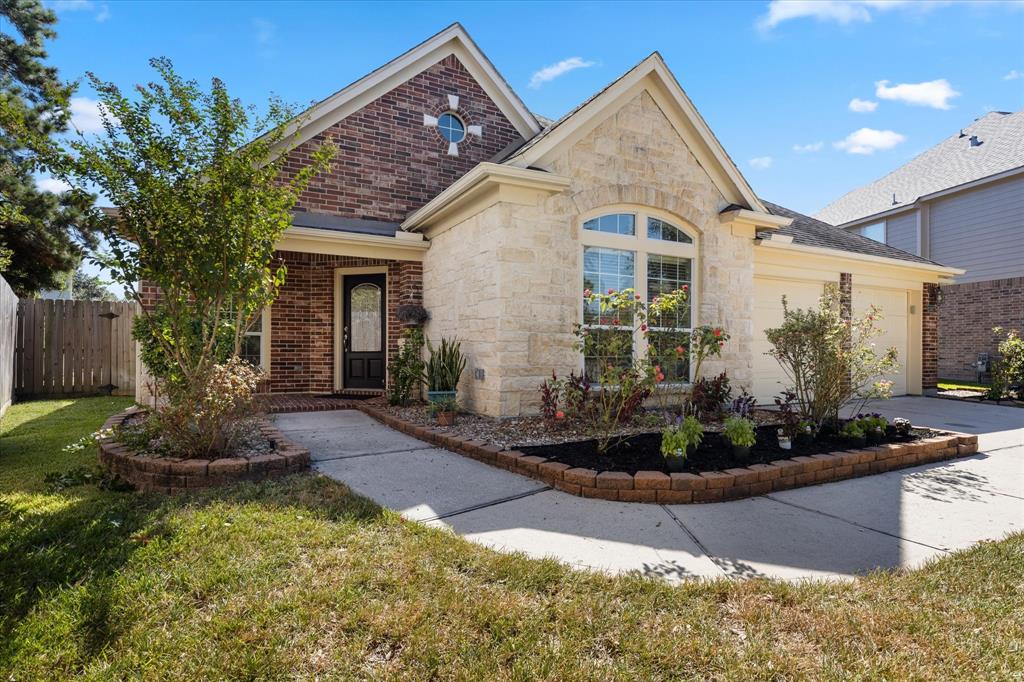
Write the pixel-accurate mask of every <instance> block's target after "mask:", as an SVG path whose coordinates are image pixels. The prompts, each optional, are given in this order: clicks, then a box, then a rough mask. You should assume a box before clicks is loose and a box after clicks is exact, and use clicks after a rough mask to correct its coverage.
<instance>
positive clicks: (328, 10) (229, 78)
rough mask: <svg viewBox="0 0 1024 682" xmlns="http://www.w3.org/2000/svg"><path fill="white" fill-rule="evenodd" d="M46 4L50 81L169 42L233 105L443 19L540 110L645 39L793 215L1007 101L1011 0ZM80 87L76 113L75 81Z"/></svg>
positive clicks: (1015, 39)
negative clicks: (215, 79) (54, 23)
mask: <svg viewBox="0 0 1024 682" xmlns="http://www.w3.org/2000/svg"><path fill="white" fill-rule="evenodd" d="M50 6H51V7H53V8H55V9H56V10H57V12H58V15H59V19H60V21H59V24H58V27H57V30H58V33H59V36H58V38H57V40H56V41H54V42H52V43H51V44H50V46H49V50H50V55H51V61H52V62H53V63H54V64H55V65H56V66H57V67H58V68H59V69H60V71H61V74H62V76H63V77H64V78H66V79H74V78H80V77H81V76H82V75H83V74H84V72H85V71H86V70H91V71H93V72H95V73H96V74H97V75H99V76H100V77H101V78H103V79H105V80H111V81H114V82H116V83H118V84H119V85H122V86H124V87H131V86H132V85H133V84H135V83H137V82H144V81H146V80H149V79H150V78H151V76H152V71H151V70H150V68H149V67H148V65H147V63H146V60H147V59H148V58H150V57H153V56H167V57H170V58H171V59H172V60H173V61H174V63H175V65H176V67H177V68H178V70H179V71H180V72H181V73H183V74H185V75H186V76H189V77H193V78H197V79H199V80H201V81H208V79H209V78H210V77H211V76H219V77H221V78H222V79H224V80H225V81H226V82H227V84H228V86H229V89H230V90H231V91H232V92H233V93H234V94H235V95H236V96H239V97H241V98H242V99H243V100H244V101H246V102H251V103H261V102H265V101H266V98H267V96H268V95H269V94H271V93H275V94H277V95H280V96H281V97H283V98H284V99H285V100H287V101H289V102H293V103H295V104H308V103H309V102H311V101H313V100H318V99H322V98H323V97H326V96H327V95H329V94H331V93H332V92H334V91H336V90H338V89H340V88H341V87H343V86H345V85H346V84H348V83H350V82H352V81H353V80H356V79H358V78H359V77H361V76H363V75H365V74H366V73H367V72H369V71H371V70H373V69H374V68H376V67H377V66H379V65H381V64H383V63H384V62H386V61H388V60H389V59H391V58H393V57H395V56H397V55H398V54H400V53H402V52H403V51H405V50H406V49H408V48H409V47H411V46H413V45H415V44H416V43H418V42H420V41H422V40H423V39H425V38H427V37H428V36H430V35H431V34H433V33H435V32H436V31H438V30H440V29H442V28H444V27H445V26H447V25H448V24H450V23H451V22H453V21H460V22H462V24H463V25H464V26H465V27H466V29H467V30H468V31H469V33H470V35H472V36H473V38H474V39H475V40H476V42H477V43H478V44H479V46H480V47H481V49H482V50H483V51H484V52H485V53H486V54H487V55H488V56H489V57H490V58H491V60H492V61H493V62H494V64H495V65H496V66H497V68H498V69H499V71H501V72H502V74H503V75H504V76H505V77H506V79H507V80H508V81H509V82H510V83H511V85H512V87H513V88H514V89H515V90H516V91H517V92H518V93H519V95H520V97H522V98H523V100H524V101H525V102H526V103H527V105H528V106H529V107H530V108H531V109H532V110H533V111H535V112H537V113H539V114H542V115H545V116H549V117H552V118H556V117H558V116H560V115H562V114H563V113H565V112H566V111H568V110H569V109H571V108H572V107H574V106H575V105H576V104H578V103H579V102H580V101H582V100H583V99H585V98H587V97H588V96H590V95H591V94H593V93H594V92H595V91H597V90H599V89H600V88H602V87H603V86H604V85H605V84H607V83H608V82H609V81H611V80H613V79H614V78H616V77H618V76H619V75H621V74H622V73H623V72H624V71H626V70H627V69H629V68H630V67H631V66H633V65H634V64H635V63H636V62H638V61H640V60H641V59H642V58H643V57H645V56H646V55H648V54H649V53H650V52H652V51H654V50H658V51H660V52H661V53H662V55H663V56H664V58H665V60H666V61H667V63H668V65H669V67H670V68H671V69H672V70H673V71H674V72H675V74H676V76H677V77H678V79H679V81H680V83H681V84H682V86H683V88H684V89H685V90H686V91H687V93H688V94H689V96H690V98H691V99H692V100H693V101H694V103H695V104H696V106H697V108H698V109H699V110H700V111H701V113H702V114H703V116H704V118H705V119H706V120H707V121H708V123H709V124H710V126H711V128H712V130H714V131H715V133H716V134H717V136H718V137H719V139H720V140H721V141H722V144H723V145H724V146H725V148H726V150H727V151H728V152H729V154H730V155H731V156H732V158H733V160H734V161H735V162H736V163H737V165H738V166H739V167H740V169H741V170H742V172H743V173H744V175H745V176H746V177H747V179H748V181H749V182H750V183H751V185H752V186H753V187H754V189H755V190H756V191H757V192H758V194H759V195H760V196H762V197H764V198H765V199H768V200H771V201H774V202H776V203H780V204H783V205H786V206H789V207H790V208H793V209H795V210H798V211H802V212H805V213H813V212H814V211H817V210H818V209H820V208H822V207H823V206H824V205H825V204H827V203H828V202H830V201H831V200H832V199H835V198H837V197H838V196H840V195H842V194H844V193H845V192H846V191H848V190H850V189H853V188H854V187H856V186H858V185H861V184H863V183H866V182H869V181H871V180H873V179H875V178H877V177H879V176H881V175H883V174H885V173H886V172H888V171H890V170H892V169H893V168H896V167H897V166H899V165H900V164H902V163H904V162H906V161H907V160H909V159H910V158H912V157H913V156H915V155H916V154H918V153H920V152H922V151H924V150H925V149H927V148H928V147H930V146H932V145H933V144H935V143H937V142H938V141H939V140H941V139H943V138H944V137H946V136H948V135H950V134H953V133H955V132H956V131H957V130H958V129H959V128H960V127H962V126H965V125H967V124H968V123H969V122H971V121H972V120H974V119H975V118H977V117H979V116H982V115H984V114H985V113H986V112H987V111H991V110H1004V111H1013V110H1017V109H1020V108H1022V107H1024V3H1010V2H973V3H958V2H923V3H922V2H918V3H902V2H898V1H897V2H892V1H889V2H875V1H871V0H869V1H867V2H856V1H850V2H845V1H833V2H824V1H823V2H814V3H802V2H742V3H740V2H737V3H729V2H717V3H697V2H692V3H679V4H669V3H650V4H645V3H639V2H631V3H612V2H605V3H582V2H581V3H507V4H506V3H499V2H486V3H485V2H473V3H444V2H429V3H426V2H425V3H409V4H405V3H390V4H383V3H377V4H358V3H352V4H342V3H327V2H316V3H300V2H290V3H273V2H251V3H250V2H228V3H216V2H202V3H200V2H195V3H188V2H109V1H108V2H103V1H101V0H66V1H63V2H52V3H50ZM545 69H547V70H546V71H545ZM538 74H541V75H538ZM80 94H81V96H82V98H81V99H79V100H77V101H76V106H77V109H76V111H77V113H78V118H77V120H78V122H79V123H80V124H81V125H82V126H83V127H88V126H89V125H90V124H91V123H94V122H93V121H92V119H93V118H94V108H93V104H92V102H91V100H90V99H89V98H90V97H91V96H92V93H90V92H88V91H82V92H81V93H80ZM854 100H856V102H854ZM853 109H856V110H853Z"/></svg>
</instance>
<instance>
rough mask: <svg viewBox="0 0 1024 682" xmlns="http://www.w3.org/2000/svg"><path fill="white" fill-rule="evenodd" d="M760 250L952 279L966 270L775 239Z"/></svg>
mask: <svg viewBox="0 0 1024 682" xmlns="http://www.w3.org/2000/svg"><path fill="white" fill-rule="evenodd" d="M755 243H756V244H757V245H758V246H759V247H760V248H769V249H780V250H784V251H793V252H795V253H807V254H815V255H819V256H831V257H833V258H844V259H847V260H858V261H864V262H867V263H879V264H882V265H890V266H895V267H900V268H907V269H910V270H923V271H925V272H935V273H938V274H940V275H947V276H949V277H953V276H955V275H962V274H964V273H965V272H967V271H966V270H963V269H962V268H951V267H948V266H945V265H934V264H932V263H916V262H914V261H908V260H900V259H899V258H886V257H885V256H873V255H870V254H866V253H854V252H853V251H843V250H841V249H827V248H825V247H822V246H806V245H804V244H793V243H792V242H783V241H780V240H776V239H774V238H773V239H759V240H757V241H756V242H755Z"/></svg>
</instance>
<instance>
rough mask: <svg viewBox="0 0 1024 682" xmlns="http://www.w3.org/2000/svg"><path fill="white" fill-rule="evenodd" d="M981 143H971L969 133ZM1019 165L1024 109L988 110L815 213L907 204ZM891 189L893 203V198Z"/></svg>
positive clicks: (839, 217) (844, 216)
mask: <svg viewBox="0 0 1024 682" xmlns="http://www.w3.org/2000/svg"><path fill="white" fill-rule="evenodd" d="M972 136H977V138H978V140H979V141H980V142H981V144H980V145H978V146H972V145H971V137H972ZM1021 167H1024V109H1022V110H1021V111H1018V112H1015V113H1007V112H1004V111H993V112H990V113H988V114H986V115H984V116H982V117H981V118H979V119H977V120H976V121H974V123H972V124H971V125H969V126H967V127H966V128H964V129H963V131H962V133H961V132H957V133H955V134H954V135H951V136H950V137H948V138H946V139H945V140H943V141H942V142H940V143H939V144H937V145H935V146H934V147H932V148H931V149H929V150H928V151H926V152H924V153H923V154H920V155H919V156H917V157H916V158H914V159H913V160H911V161H910V162H908V163H906V164H904V165H902V166H900V167H899V168H897V169H896V170H894V171H893V172H891V173H889V174H888V175H886V176H885V177H883V178H880V179H878V180H876V181H874V182H872V183H870V184H867V185H864V186H863V187H858V188H857V189H855V190H853V191H852V192H849V193H847V194H845V195H844V196H842V197H840V198H839V199H836V200H835V201H833V202H832V203H831V204H829V205H828V206H826V207H825V208H823V209H822V210H820V211H819V212H818V213H816V214H815V217H816V218H819V219H821V220H824V221H826V222H829V223H831V224H833V225H846V224H848V223H851V222H853V221H859V220H861V219H863V218H866V217H870V216H873V215H876V214H878V213H884V212H887V211H892V210H895V209H898V208H900V207H909V206H911V205H912V204H913V203H914V202H916V201H917V200H918V199H920V198H921V197H924V196H927V195H929V194H933V193H935V192H940V191H942V190H946V189H951V188H953V187H958V186H960V185H964V184H967V183H969V182H974V181H977V180H981V179H983V178H989V177H991V176H995V175H999V174H1002V173H1006V172H1007V171H1013V170H1014V169H1019V168H1021ZM893 194H895V195H896V202H897V203H895V204H894V203H893Z"/></svg>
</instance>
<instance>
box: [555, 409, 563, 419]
mask: <svg viewBox="0 0 1024 682" xmlns="http://www.w3.org/2000/svg"><path fill="white" fill-rule="evenodd" d="M555 419H565V412H562V411H561V410H559V411H558V412H555Z"/></svg>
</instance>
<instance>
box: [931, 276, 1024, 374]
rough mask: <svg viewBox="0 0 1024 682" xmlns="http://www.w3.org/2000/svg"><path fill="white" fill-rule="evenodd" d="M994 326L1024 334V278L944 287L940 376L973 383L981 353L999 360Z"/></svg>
mask: <svg viewBox="0 0 1024 682" xmlns="http://www.w3.org/2000/svg"><path fill="white" fill-rule="evenodd" d="M992 327H1003V328H1004V329H1018V330H1021V331H1024V277H1013V278H1009V279H993V280H989V281H986V282H968V283H965V284H951V285H947V286H943V287H942V303H941V305H939V313H938V376H940V377H942V378H944V379H969V380H973V379H974V378H975V377H976V374H975V368H974V362H975V361H976V360H977V358H978V353H988V354H989V356H990V357H992V358H994V357H996V348H997V346H998V343H999V341H998V337H996V335H995V334H993V333H992Z"/></svg>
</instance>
